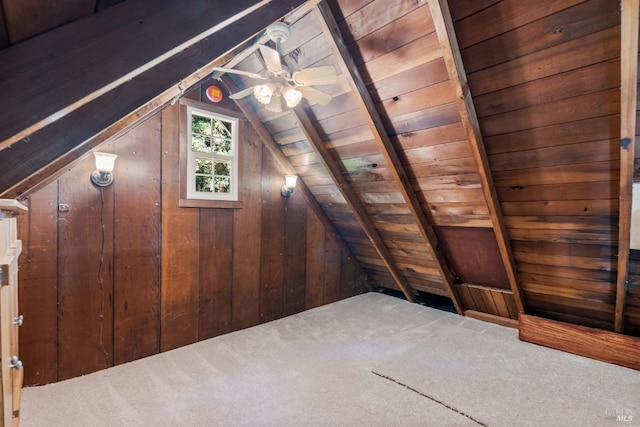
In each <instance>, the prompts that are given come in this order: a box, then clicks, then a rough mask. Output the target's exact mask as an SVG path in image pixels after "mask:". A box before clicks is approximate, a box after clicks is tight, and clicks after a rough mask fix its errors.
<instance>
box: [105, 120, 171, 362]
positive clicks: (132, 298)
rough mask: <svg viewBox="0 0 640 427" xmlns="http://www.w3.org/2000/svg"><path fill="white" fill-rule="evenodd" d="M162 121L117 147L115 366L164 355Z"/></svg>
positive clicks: (137, 129)
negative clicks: (161, 219)
mask: <svg viewBox="0 0 640 427" xmlns="http://www.w3.org/2000/svg"><path fill="white" fill-rule="evenodd" d="M161 124H162V122H161V116H160V115H155V116H153V117H152V118H150V119H149V120H147V121H146V122H144V123H142V124H140V125H139V126H137V127H135V128H133V129H131V130H130V132H129V133H128V134H126V135H125V136H124V137H122V138H120V139H118V140H116V141H115V143H114V145H115V154H117V155H118V158H117V159H116V165H115V168H114V183H113V188H114V195H115V230H114V233H115V240H114V253H115V261H114V266H115V270H114V276H115V285H114V286H115V290H114V326H113V328H114V349H113V351H114V363H115V364H120V363H125V362H129V361H132V360H135V359H140V358H142V357H146V356H149V355H152V354H155V353H158V352H159V351H160V311H159V307H160V197H161V194H160V191H161V190H160V161H161V160H160V159H161V151H160V150H161Z"/></svg>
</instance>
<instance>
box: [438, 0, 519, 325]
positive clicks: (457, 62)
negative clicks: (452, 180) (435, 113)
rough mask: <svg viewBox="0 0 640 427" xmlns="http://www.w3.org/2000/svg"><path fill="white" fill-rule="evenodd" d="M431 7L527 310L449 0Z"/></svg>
mask: <svg viewBox="0 0 640 427" xmlns="http://www.w3.org/2000/svg"><path fill="white" fill-rule="evenodd" d="M429 8H430V10H431V16H432V18H433V22H434V25H435V28H436V33H437V35H438V39H439V40H440V47H441V48H442V53H443V57H444V61H445V64H446V67H447V71H448V73H449V80H450V81H451V83H452V84H453V86H454V88H455V91H456V98H457V102H458V110H459V111H460V116H461V118H462V124H463V125H464V128H465V131H466V133H467V138H468V140H469V146H470V148H471V152H472V154H473V158H474V160H475V163H476V165H477V168H478V173H479V174H480V182H481V184H482V191H483V193H484V198H485V200H486V202H487V207H488V208H489V214H490V216H491V223H492V225H493V230H494V233H495V235H496V240H497V242H498V248H499V249H500V255H501V256H502V262H503V264H504V267H505V270H506V272H507V278H508V279H509V285H510V287H511V290H512V291H513V296H514V297H515V300H516V305H517V307H518V311H519V312H520V313H524V311H525V304H524V298H523V296H522V291H521V290H520V284H519V283H518V277H517V274H516V265H515V262H514V259H513V252H512V250H511V245H510V243H509V237H508V235H507V229H506V226H505V224H504V220H503V218H502V210H501V208H500V201H499V200H498V194H497V192H496V188H495V186H494V184H493V177H492V176H491V168H490V167H489V160H488V159H487V153H486V151H485V148H484V142H483V140H482V133H481V132H480V124H479V123H478V117H477V115H476V110H475V107H474V105H473V99H472V97H471V93H470V91H469V84H468V82H467V75H466V73H465V71H464V65H463V63H462V57H461V56H460V49H459V48H458V42H457V40H456V35H455V29H454V27H453V21H452V20H451V14H450V12H449V6H448V4H447V0H429Z"/></svg>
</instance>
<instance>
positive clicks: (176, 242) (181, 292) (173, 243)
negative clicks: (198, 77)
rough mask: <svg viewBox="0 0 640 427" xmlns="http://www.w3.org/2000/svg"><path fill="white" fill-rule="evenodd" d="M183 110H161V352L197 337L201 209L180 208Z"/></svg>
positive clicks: (195, 339)
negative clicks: (180, 147) (180, 127)
mask: <svg viewBox="0 0 640 427" xmlns="http://www.w3.org/2000/svg"><path fill="white" fill-rule="evenodd" d="M180 113H181V111H180V109H179V107H178V105H174V106H171V107H168V108H166V109H165V110H163V111H162V218H161V221H162V233H161V234H162V242H161V260H162V268H161V278H162V279H161V309H160V313H161V337H160V350H161V351H166V350H171V349H173V348H176V347H180V346H183V345H187V344H191V343H193V342H196V341H197V340H198V275H199V271H198V265H199V249H198V245H199V235H198V233H199V229H198V217H199V212H198V209H193V208H179V207H178V199H179V197H180V192H179V190H180V172H179V168H178V165H179V163H180V162H179V139H180V138H182V137H183V136H182V135H181V134H180V129H179V120H186V117H185V115H184V114H180ZM185 126H186V124H185Z"/></svg>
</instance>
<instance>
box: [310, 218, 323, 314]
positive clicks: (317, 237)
mask: <svg viewBox="0 0 640 427" xmlns="http://www.w3.org/2000/svg"><path fill="white" fill-rule="evenodd" d="M324 242H325V241H324V228H323V227H322V223H321V222H320V221H319V220H318V218H317V217H316V216H315V215H307V275H306V289H305V309H307V310H309V309H310V308H314V307H319V306H321V305H322V304H324V273H325V271H324V268H323V261H324Z"/></svg>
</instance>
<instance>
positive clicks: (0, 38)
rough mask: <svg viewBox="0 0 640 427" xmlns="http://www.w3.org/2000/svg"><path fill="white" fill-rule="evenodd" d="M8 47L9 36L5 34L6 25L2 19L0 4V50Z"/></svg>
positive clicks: (0, 6)
mask: <svg viewBox="0 0 640 427" xmlns="http://www.w3.org/2000/svg"><path fill="white" fill-rule="evenodd" d="M7 46H9V34H8V33H7V23H6V21H5V19H4V11H3V10H2V5H1V4H0V49H4V48H5V47H7Z"/></svg>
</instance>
